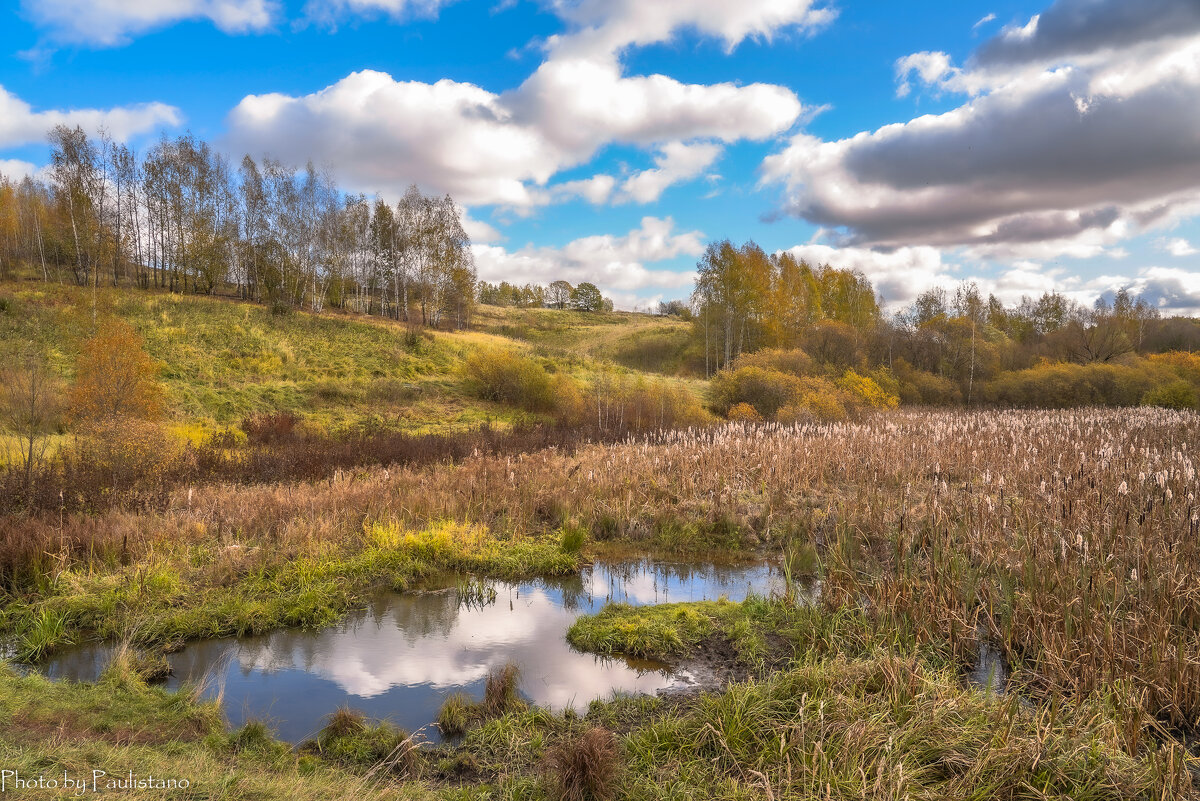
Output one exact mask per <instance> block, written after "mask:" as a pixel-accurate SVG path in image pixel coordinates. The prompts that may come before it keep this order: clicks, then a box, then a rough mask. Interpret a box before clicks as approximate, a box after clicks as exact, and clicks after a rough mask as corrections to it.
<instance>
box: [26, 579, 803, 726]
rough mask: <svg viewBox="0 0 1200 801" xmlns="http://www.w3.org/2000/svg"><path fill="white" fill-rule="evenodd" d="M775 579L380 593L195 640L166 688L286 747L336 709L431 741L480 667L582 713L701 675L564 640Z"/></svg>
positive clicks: (92, 655)
mask: <svg viewBox="0 0 1200 801" xmlns="http://www.w3.org/2000/svg"><path fill="white" fill-rule="evenodd" d="M781 585H782V578H781V576H780V574H779V572H778V570H777V569H776V568H775V567H773V566H771V565H768V564H762V563H759V564H749V565H746V564H734V565H717V564H675V563H666V562H655V561H648V560H641V561H634V562H620V563H597V564H595V565H593V566H590V567H587V568H584V570H583V571H582V573H581V574H580V575H576V576H570V577H566V578H557V579H541V580H537V581H530V582H523V583H505V582H485V583H483V585H482V586H483V587H484V588H485V589H484V592H482V593H479V592H469V593H463V592H460V591H458V590H457V589H455V588H454V587H451V588H449V589H444V590H434V591H426V592H419V593H405V594H396V593H386V594H382V595H379V596H378V597H376V598H375V599H373V601H372V602H371V603H370V604H369V605H368V607H367V608H366V609H362V610H358V611H356V612H354V613H352V614H350V615H349V616H347V617H346V618H345V619H344V620H343V621H342V622H341V623H339V624H337V625H334V626H330V627H328V628H324V629H320V630H317V631H298V630H281V631H276V632H272V633H270V634H266V635H262V636H255V637H242V638H228V639H218V640H202V641H198V642H193V643H189V644H188V645H187V646H186V647H184V648H183V649H182V650H181V651H179V652H178V653H174V654H171V655H170V656H169V657H168V659H169V661H170V663H171V669H172V675H171V677H170V679H169V680H168V683H167V686H168V687H169V688H178V687H180V686H181V685H183V684H185V683H189V684H199V685H201V686H202V687H203V688H204V693H205V695H206V696H208V697H217V696H218V695H219V696H220V697H221V699H222V701H223V707H224V709H225V713H226V716H227V717H228V720H229V723H230V725H231V726H239V725H241V724H242V723H243V722H245V721H247V720H251V719H259V720H265V721H267V722H268V723H269V724H270V725H271V726H272V727H273V728H274V729H275V730H276V733H277V736H278V737H280V738H281V739H283V740H287V741H289V742H293V743H295V742H300V741H302V740H304V739H307V738H309V737H312V736H313V735H315V734H316V733H317V731H318V730H319V729H320V728H321V726H322V725H323V721H324V719H325V718H326V717H327V716H328V715H329V713H331V712H332V711H334V710H335V709H337V708H338V707H340V706H351V707H354V708H356V709H361V710H362V711H364V712H365V713H366V714H367V715H368V716H370V717H372V718H377V719H386V720H390V721H391V722H393V723H395V724H396V725H398V726H401V727H403V728H405V729H407V730H409V731H417V730H421V733H422V734H423V736H424V737H425V738H426V739H428V740H431V741H436V740H438V739H439V734H438V731H437V728H436V727H435V726H433V725H431V724H432V721H433V720H434V718H435V717H436V716H437V711H438V709H439V707H440V706H441V704H442V701H443V700H444V699H445V698H446V696H447V695H449V694H451V693H454V692H466V693H469V694H471V695H472V696H474V697H476V698H478V697H481V696H482V693H483V683H484V679H485V677H486V675H487V673H488V671H489V670H491V669H493V668H497V667H500V666H503V665H504V664H505V663H507V662H515V663H516V664H517V665H519V666H520V668H521V685H520V690H521V694H522V695H523V696H524V697H525V698H526V699H527V700H528V701H530V702H531V703H533V704H537V705H539V706H545V707H549V708H552V709H556V710H562V709H565V708H567V707H572V708H574V709H576V710H580V711H582V710H583V709H584V708H586V707H587V705H588V703H590V702H591V701H592V700H594V699H597V698H609V697H611V696H612V695H613V694H614V693H654V692H657V691H659V690H663V689H667V688H670V687H673V686H683V685H686V684H688V683H690V682H692V681H694V680H695V677H693V676H691V675H689V674H688V673H686V672H684V671H672V670H671V668H670V667H669V666H667V665H665V664H662V663H657V662H649V661H643V660H632V659H623V658H615V659H606V658H602V657H598V656H595V655H592V654H586V653H581V652H579V651H576V650H575V649H573V648H572V647H571V646H570V645H569V644H568V643H567V640H566V632H567V629H568V628H569V627H570V626H571V624H572V623H573V622H574V621H575V619H576V618H578V617H579V616H580V615H584V614H590V613H594V612H598V611H599V610H600V609H601V608H603V607H604V605H605V604H607V603H610V602H611V603H628V604H632V605H639V606H640V605H648V604H661V603H671V602H676V601H699V600H716V599H718V598H721V597H726V598H728V599H730V600H733V601H737V600H742V599H743V598H745V597H746V596H747V595H749V594H751V593H754V594H759V595H766V594H768V593H770V592H772V591H778V590H779V589H781ZM478 588H479V587H478V585H476V589H478ZM491 590H494V591H495V594H494V596H493V595H492V592H491ZM112 652H113V647H112V646H108V645H90V646H83V647H77V648H74V649H71V650H69V651H64V652H63V653H61V654H60V655H58V656H57V657H55V658H53V659H51V660H49V661H48V662H46V663H45V664H43V665H42V666H41V668H40V669H41V670H42V671H43V672H44V673H46V674H47V675H48V676H50V677H52V678H71V679H76V680H92V679H95V678H96V677H97V676H99V674H100V672H101V671H102V670H103V669H104V666H105V664H106V663H107V661H108V659H109V658H110V657H111V655H112Z"/></svg>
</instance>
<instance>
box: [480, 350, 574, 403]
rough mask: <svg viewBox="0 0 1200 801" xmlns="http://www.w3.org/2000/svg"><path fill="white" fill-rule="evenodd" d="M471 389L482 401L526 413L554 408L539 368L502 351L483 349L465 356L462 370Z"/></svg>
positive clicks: (551, 392)
mask: <svg viewBox="0 0 1200 801" xmlns="http://www.w3.org/2000/svg"><path fill="white" fill-rule="evenodd" d="M464 370H465V371H466V375H467V380H468V382H469V384H470V385H471V388H472V390H473V391H474V392H475V394H476V395H478V396H479V397H480V398H483V399H484V400H491V401H498V402H500V403H508V404H511V405H513V406H518V407H520V408H522V409H525V410H526V411H530V412H547V411H550V410H552V409H553V408H554V390H553V385H552V384H551V381H550V376H549V374H548V373H547V372H546V370H545V368H544V367H542V365H540V364H538V363H537V362H536V361H534V360H533V359H531V358H529V357H528V356H524V355H522V354H519V353H514V352H512V351H506V350H498V349H493V350H483V351H478V352H476V353H472V354H471V355H470V356H468V357H467V362H466V365H465V367H464Z"/></svg>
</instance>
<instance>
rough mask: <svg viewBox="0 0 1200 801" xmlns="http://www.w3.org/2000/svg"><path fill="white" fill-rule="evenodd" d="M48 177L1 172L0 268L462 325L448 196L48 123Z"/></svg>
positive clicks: (465, 314) (460, 271)
mask: <svg viewBox="0 0 1200 801" xmlns="http://www.w3.org/2000/svg"><path fill="white" fill-rule="evenodd" d="M49 138H50V144H51V163H50V167H49V168H48V171H47V178H48V180H45V181H43V180H36V179H34V178H30V177H26V178H25V179H23V180H21V181H19V182H15V181H12V180H9V179H7V178H4V177H3V176H0V271H9V272H11V269H12V267H13V266H14V265H16V264H27V265H32V266H33V268H34V270H36V271H38V272H40V273H41V276H42V277H43V279H45V280H51V279H52V278H57V277H59V276H60V275H63V274H65V275H67V276H69V278H70V280H72V281H73V282H75V283H76V284H78V285H81V286H89V285H90V286H100V285H106V286H107V285H111V286H120V285H132V286H137V287H141V288H146V289H148V288H155V289H165V290H168V291H172V292H192V293H197V294H213V293H214V292H217V291H218V290H228V289H232V291H233V292H234V293H235V294H236V295H237V296H238V297H241V298H242V299H245V300H252V301H257V302H263V303H267V304H270V305H272V307H273V308H276V309H280V310H286V309H290V308H305V309H309V310H311V311H317V312H319V311H321V310H322V309H324V308H325V307H326V306H332V307H336V308H339V309H344V310H348V311H355V312H361V313H365V314H377V315H382V316H385V317H391V318H394V319H398V320H405V321H410V322H419V323H421V324H424V325H429V326H434V327H437V326H439V325H453V326H455V327H465V326H466V325H467V323H468V321H469V318H470V312H471V308H472V306H473V304H474V303H475V284H476V271H475V263H474V258H473V256H472V252H471V248H470V238H469V237H468V236H467V234H466V231H465V230H464V229H463V224H462V214H461V210H460V209H459V207H458V206H457V204H456V203H455V202H454V201H453V199H452V198H450V197H449V196H443V197H434V196H427V195H424V194H422V193H421V192H420V190H418V189H417V187H416V186H412V187H410V188H409V190H408V191H407V192H406V193H405V194H404V196H403V197H402V198H400V200H399V201H398V202H397V203H396V204H394V205H391V204H389V203H387V202H386V201H384V200H383V199H381V198H375V199H373V200H372V199H368V198H367V197H365V196H364V195H362V194H358V195H351V194H344V193H342V192H341V191H340V190H339V189H338V187H337V184H336V183H335V182H334V180H333V179H332V178H331V177H330V176H329V175H327V174H326V173H324V172H322V171H320V170H318V169H317V168H316V167H315V166H314V165H313V164H312V162H309V163H307V164H306V165H304V167H303V168H297V167H296V166H294V165H290V164H285V163H283V162H281V161H277V160H274V159H270V158H267V159H263V160H262V161H261V162H258V161H255V160H254V159H253V158H251V157H250V156H249V155H247V156H245V157H244V158H243V159H242V160H241V162H240V164H238V166H237V167H236V169H235V168H234V167H233V166H232V165H231V164H230V163H229V161H228V160H227V159H226V158H225V157H224V156H223V155H221V154H220V153H219V152H217V151H216V150H214V149H213V148H212V147H211V146H210V145H209V144H208V143H207V142H204V141H202V140H199V139H197V138H196V137H194V136H192V135H191V134H185V135H182V136H179V137H177V138H175V139H167V138H165V137H164V138H163V139H161V140H160V141H159V142H157V143H156V144H155V145H153V146H152V147H151V148H149V150H148V151H147V152H146V153H145V154H143V155H141V156H139V155H138V154H136V153H134V152H133V151H132V150H131V149H130V148H129V147H128V146H126V145H124V144H120V143H117V142H114V141H113V140H112V139H111V138H110V137H109V136H107V135H106V134H102V135H101V136H100V137H99V138H98V139H96V140H92V139H90V138H89V137H88V136H87V135H86V134H85V133H84V131H83V130H82V129H81V128H78V127H76V128H68V127H66V126H61V125H60V126H58V127H56V128H54V129H53V130H52V131H51V132H50V137H49Z"/></svg>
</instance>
